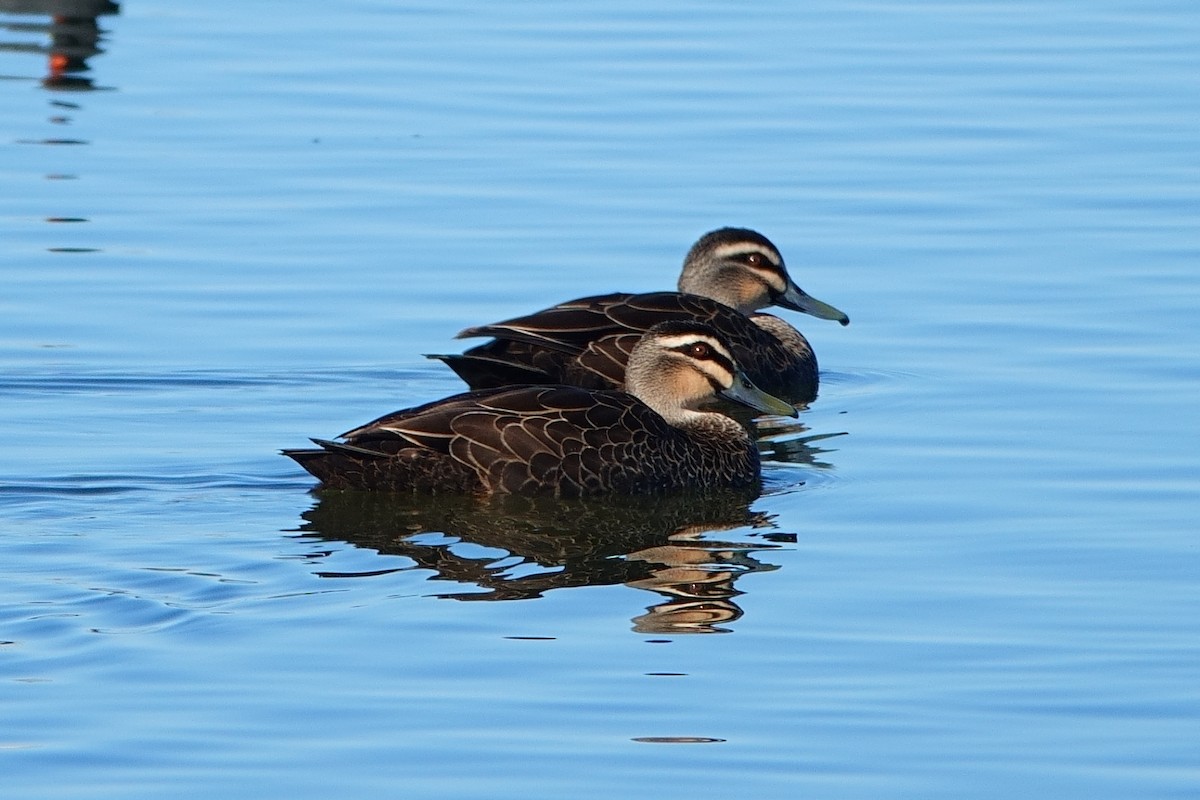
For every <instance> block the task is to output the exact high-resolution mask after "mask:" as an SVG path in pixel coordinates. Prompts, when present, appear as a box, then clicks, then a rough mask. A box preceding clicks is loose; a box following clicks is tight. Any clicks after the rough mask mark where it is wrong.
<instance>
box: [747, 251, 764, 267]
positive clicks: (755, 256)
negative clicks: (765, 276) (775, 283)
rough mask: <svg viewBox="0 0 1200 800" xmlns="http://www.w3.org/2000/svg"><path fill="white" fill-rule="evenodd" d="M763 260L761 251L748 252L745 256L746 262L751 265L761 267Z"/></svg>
mask: <svg viewBox="0 0 1200 800" xmlns="http://www.w3.org/2000/svg"><path fill="white" fill-rule="evenodd" d="M762 262H763V257H762V253H750V254H749V255H747V256H746V263H747V264H749V265H750V266H752V267H761V266H762Z"/></svg>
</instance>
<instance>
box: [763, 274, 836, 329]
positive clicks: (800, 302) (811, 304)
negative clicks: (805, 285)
mask: <svg viewBox="0 0 1200 800" xmlns="http://www.w3.org/2000/svg"><path fill="white" fill-rule="evenodd" d="M775 305H777V306H782V307H783V308H790V309H791V310H792V311H799V312H801V313H804V314H812V315H813V316H814V317H816V318H817V319H832V320H836V321H837V322H839V323H840V324H842V325H849V324H850V318H849V317H848V316H846V315H845V313H843V312H842V311H840V310H838V309H836V308H834V307H833V306H831V305H829V303H822V302H821V301H820V300H818V299H817V298H815V297H813V296H812V295H810V294H806V293H805V291H804V290H803V289H801V288H800V287H799V286H797V285H796V284H794V283H790V284H788V288H787V291H786V292H784V293H783V295H781V296H780V297H779V298H777V299H776V300H775Z"/></svg>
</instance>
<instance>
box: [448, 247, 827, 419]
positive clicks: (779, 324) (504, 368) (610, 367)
mask: <svg viewBox="0 0 1200 800" xmlns="http://www.w3.org/2000/svg"><path fill="white" fill-rule="evenodd" d="M677 288H678V291H675V292H648V293H642V294H630V293H621V292H617V293H612V294H605V295H596V296H592V297H582V298H579V299H577V300H570V301H568V302H565V303H560V304H558V305H555V306H551V307H549V308H545V309H542V310H541V311H536V312H534V313H532V314H529V315H526V316H523V317H515V318H513V319H508V320H504V321H502V322H495V323H491V324H488V325H478V326H474V327H469V328H466V329H465V330H463V331H461V332H460V333H459V334H458V336H457V338H459V339H467V338H474V337H485V336H486V337H493V338H492V340H491V341H489V342H485V343H484V344H481V345H478V346H476V347H473V348H471V349H469V350H467V351H466V352H464V353H460V354H430V355H428V356H427V357H428V358H433V359H437V360H440V361H442V362H444V363H445V364H446V365H447V366H449V367H450V368H451V369H452V370H454V372H455V373H457V374H458V376H459V377H460V378H462V379H463V380H464V381H465V382H466V383H467V385H468V386H469V387H470V388H472V389H484V388H495V387H499V386H506V385H513V384H525V383H556V384H570V385H573V386H581V387H584V388H592V389H618V388H621V387H622V386H623V385H624V383H625V371H626V365H627V364H628V363H629V358H630V355H631V354H632V352H633V348H634V346H635V345H636V344H637V342H638V340H639V338H640V337H641V335H642V334H643V333H644V332H645V331H647V330H648V329H650V328H651V327H652V326H654V325H655V324H656V323H659V322H663V321H666V320H699V321H701V322H705V323H707V324H709V325H711V326H712V327H714V328H716V329H717V330H718V331H719V332H720V333H721V334H722V335H723V336H724V337H725V339H726V340H727V341H728V342H729V345H730V347H731V350H732V353H733V355H734V356H735V357H736V359H737V362H738V363H739V364H740V365H741V366H742V368H743V369H744V370H745V371H746V374H747V375H748V376H749V377H750V378H751V380H753V381H754V383H755V384H756V385H758V386H759V387H760V388H762V389H763V390H764V391H766V392H769V393H770V394H773V395H776V396H778V397H782V398H784V399H787V400H788V401H790V402H793V403H801V404H806V403H810V402H812V401H813V400H814V399H816V396H817V389H818V385H819V382H820V378H819V370H818V366H817V357H816V355H815V354H814V353H813V349H812V347H811V345H809V343H808V340H807V339H806V338H804V335H803V334H802V333H800V331H798V330H796V328H794V327H792V325H790V324H788V323H787V322H786V321H784V320H783V319H780V318H779V317H777V316H774V315H772V314H766V313H762V312H761V309H764V308H767V307H769V306H779V307H781V308H787V309H791V310H793V311H800V312H803V313H806V314H811V315H812V316H815V317H817V318H819V319H827V320H835V321H837V322H839V323H840V324H842V325H848V324H849V323H850V318H849V317H848V316H847V315H846V314H845V313H844V312H842V311H840V310H839V309H837V308H835V307H834V306H831V305H829V304H828V303H825V302H822V301H821V300H818V299H817V298H815V297H813V296H812V295H810V294H807V293H806V292H805V291H804V290H802V289H801V288H800V287H799V286H797V285H796V282H795V281H794V280H792V278H791V276H790V275H789V274H788V271H787V267H786V266H785V264H784V260H783V256H782V255H781V254H780V252H779V248H777V247H776V246H775V245H774V244H773V243H772V242H771V240H770V239H768V238H767V237H766V236H764V235H763V234H761V233H759V232H757V231H754V230H751V229H749V228H720V229H718V230H714V231H709V232H708V233H706V234H704V235H703V236H701V237H700V239H699V240H698V241H697V242H696V243H695V244H694V245H693V246H692V247H691V249H690V250H689V251H688V253H687V256H686V257H685V258H684V262H683V269H682V272H681V273H680V276H679V282H678V286H677Z"/></svg>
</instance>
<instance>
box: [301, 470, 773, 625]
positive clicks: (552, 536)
mask: <svg viewBox="0 0 1200 800" xmlns="http://www.w3.org/2000/svg"><path fill="white" fill-rule="evenodd" d="M754 499H755V496H754V495H746V494H741V493H733V492H730V493H720V494H713V495H709V496H706V497H698V496H691V495H688V496H673V497H666V498H663V497H655V498H642V497H637V498H629V497H622V498H607V499H603V500H599V499H590V500H589V499H585V500H556V499H552V498H523V497H502V498H494V499H491V500H487V501H479V500H475V499H472V498H462V497H413V496H407V495H402V496H398V495H384V494H374V493H366V492H326V493H322V494H321V495H320V496H319V497H318V501H317V504H316V506H314V507H313V508H312V509H311V510H309V511H308V512H306V513H305V514H304V515H303V516H304V519H305V522H304V524H303V525H302V526H301V527H300V528H299V530H300V531H302V532H303V534H305V535H307V536H316V537H319V538H321V539H324V540H328V541H344V542H349V543H351V544H353V545H355V546H357V547H362V548H368V549H371V550H375V551H376V552H379V553H381V554H385V555H395V556H403V557H405V558H408V559H410V560H411V561H413V563H414V565H415V566H414V567H412V569H423V570H430V571H431V572H432V573H433V575H432V577H431V580H434V581H444V582H448V583H455V584H461V585H465V586H469V587H473V588H471V589H466V590H450V591H445V592H439V593H438V594H437V596H439V597H444V598H450V599H454V600H462V601H476V600H528V599H533V598H538V597H542V596H543V595H545V594H546V593H547V592H549V591H552V590H556V589H567V588H572V587H582V586H612V585H617V584H624V585H626V586H630V587H634V588H637V589H643V590H646V591H649V592H653V593H654V594H657V595H659V596H660V598H661V599H660V600H659V601H658V602H657V603H655V604H654V605H651V606H649V607H647V609H646V613H644V614H642V615H639V616H637V617H635V618H634V619H633V628H634V630H635V631H637V632H639V633H656V634H680V633H723V632H728V631H729V630H730V629H729V628H726V627H723V626H724V625H727V624H728V623H731V622H733V621H735V620H737V619H738V618H740V617H741V616H742V609H741V608H740V607H739V606H738V604H737V601H736V598H737V597H738V596H739V595H740V594H741V593H742V592H741V591H740V590H739V589H738V588H736V583H737V582H738V580H739V579H740V578H741V577H742V576H744V575H746V574H748V573H752V572H763V571H769V570H775V569H778V566H776V565H773V564H769V563H766V562H763V561H761V560H759V558H758V554H759V553H760V552H763V551H769V550H772V549H776V548H779V547H781V546H783V545H784V544H786V543H788V542H793V541H795V536H794V534H786V533H781V532H779V531H777V530H776V529H775V525H774V522H773V521H772V518H771V517H769V516H768V515H766V514H764V513H762V512H758V511H754V510H751V508H750V503H751V502H752V501H753V500H754ZM464 545H468V546H464ZM469 545H475V547H471V546H469ZM480 548H487V549H488V550H490V551H492V552H481V551H480ZM318 574H319V575H321V576H323V577H329V578H347V577H355V576H356V575H357V574H358V573H355V575H347V574H345V573H333V572H319V573H318Z"/></svg>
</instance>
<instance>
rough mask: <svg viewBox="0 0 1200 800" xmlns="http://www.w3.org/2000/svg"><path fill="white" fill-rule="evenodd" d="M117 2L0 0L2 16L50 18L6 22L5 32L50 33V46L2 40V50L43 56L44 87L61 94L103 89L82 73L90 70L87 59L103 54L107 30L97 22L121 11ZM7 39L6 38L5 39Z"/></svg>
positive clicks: (101, 0) (2, 27) (93, 0)
mask: <svg viewBox="0 0 1200 800" xmlns="http://www.w3.org/2000/svg"><path fill="white" fill-rule="evenodd" d="M120 10H121V9H120V6H119V5H118V4H117V3H111V2H107V0H0V13H5V14H20V15H30V16H48V17H50V20H49V21H48V22H37V23H34V22H6V23H4V24H3V26H0V29H2V30H3V31H5V33H15V34H28V33H37V34H47V35H48V36H49V42H48V43H47V44H31V43H27V42H21V41H0V50H9V51H16V52H29V53H40V54H44V55H45V57H46V62H47V73H46V76H45V77H44V78H42V85H43V86H44V87H46V88H47V89H53V90H58V91H89V90H92V89H96V88H100V87H97V86H95V85H94V84H93V82H92V80H91V78H89V77H87V76H86V75H84V74H83V73H86V72H88V71H89V70H90V69H91V68H90V67H89V66H88V63H87V61H88V59H89V58H91V57H92V56H95V55H98V54H100V53H103V52H104V50H103V49H101V47H100V42H101V41H102V39H103V38H104V34H105V31H104V29H103V28H101V27H100V24H99V22H98V20H99V18H100V17H102V16H109V15H113V14H117V13H119V12H120ZM6 38H7V37H6Z"/></svg>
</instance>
